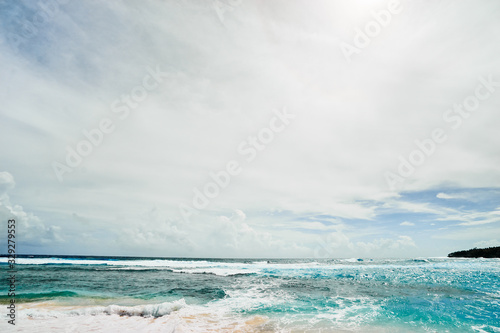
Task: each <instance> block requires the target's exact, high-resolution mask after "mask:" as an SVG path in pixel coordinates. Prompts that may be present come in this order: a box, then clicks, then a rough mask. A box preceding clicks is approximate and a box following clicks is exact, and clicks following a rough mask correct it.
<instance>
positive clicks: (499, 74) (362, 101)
mask: <svg viewBox="0 0 500 333" xmlns="http://www.w3.org/2000/svg"><path fill="white" fill-rule="evenodd" d="M499 15H500V3H499V2H498V1H495V0H489V1H488V0H485V1H482V2H481V3H477V2H472V1H455V0H449V1H412V2H401V3H398V2H391V1H361V0H360V1H327V0H315V1H306V0H302V1H299V0H292V1H289V0H287V1H285V0H276V1H267V0H266V1H265V0H255V1H250V0H214V1H212V0H206V1H202V0H168V1H159V0H149V1H90V0H89V1H67V0H64V1H63V0H60V1H56V0H47V1H40V2H35V1H25V2H20V1H3V2H1V3H0V63H1V66H0V85H1V89H0V100H1V101H2V103H0V225H4V227H3V228H2V230H6V224H7V220H8V219H9V218H15V219H16V221H17V232H18V233H17V237H18V238H17V240H18V253H26V254H28V253H31V254H89V255H92V254H94V255H134V256H167V257H179V256H181V257H312V258H314V257H317V258H320V257H321V258H323V257H394V256H396V257H409V256H413V257H419V256H445V255H446V254H447V253H449V252H451V251H455V250H461V249H467V248H471V247H474V246H477V247H485V246H494V245H500V200H499V199H500V167H499V166H500V134H499V133H500V132H499V131H498V128H499V125H500V113H499V107H500V58H499V57H498V55H499V54H500V35H499V34H498V31H499V30H500V21H499V20H498V17H499ZM5 238H6V237H0V246H2V251H1V252H2V253H4V252H5V249H6V245H5V244H6V240H5Z"/></svg>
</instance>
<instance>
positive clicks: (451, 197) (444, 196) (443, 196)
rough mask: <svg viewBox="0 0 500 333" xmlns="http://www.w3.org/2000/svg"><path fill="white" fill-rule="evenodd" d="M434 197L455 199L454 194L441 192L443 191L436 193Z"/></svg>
mask: <svg viewBox="0 0 500 333" xmlns="http://www.w3.org/2000/svg"><path fill="white" fill-rule="evenodd" d="M436 198H439V199H455V197H454V196H452V195H449V194H446V193H443V192H440V193H438V194H437V195H436Z"/></svg>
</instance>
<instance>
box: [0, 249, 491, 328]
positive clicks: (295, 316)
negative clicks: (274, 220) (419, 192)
mask: <svg viewBox="0 0 500 333" xmlns="http://www.w3.org/2000/svg"><path fill="white" fill-rule="evenodd" d="M5 262H6V259H5V258H0V263H1V264H0V267H1V269H2V270H7V265H6V264H5ZM17 263H18V265H17V269H18V272H17V276H16V278H17V280H18V285H17V297H16V303H17V306H18V307H17V318H16V330H18V331H25V332H90V331H103V332H104V331H121V332H137V331H144V332H158V331H162V332H234V331H241V332H305V331H309V332H402V331H403V332H500V324H499V323H500V318H499V317H500V260H498V259H458V258H420V259H373V260H371V259H363V260H362V259H356V258H352V259H336V260H333V259H332V260H313V259H301V260H289V259H287V260H276V259H269V262H268V261H267V260H235V259H216V260H211V259H154V258H127V259H117V258H99V259H93V258H55V257H53V258H24V259H22V258H19V259H18V260H17ZM0 301H1V302H2V303H3V304H6V303H7V302H8V301H9V299H8V298H7V297H6V296H5V294H4V295H3V296H2V297H0ZM5 311H6V310H5ZM4 318H5V317H4ZM5 328H7V329H12V326H11V325H8V324H7V320H5V319H4V320H2V322H0V330H2V331H4V329H5Z"/></svg>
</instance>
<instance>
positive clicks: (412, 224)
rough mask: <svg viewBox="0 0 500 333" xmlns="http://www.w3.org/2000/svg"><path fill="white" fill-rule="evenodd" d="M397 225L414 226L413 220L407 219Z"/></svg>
mask: <svg viewBox="0 0 500 333" xmlns="http://www.w3.org/2000/svg"><path fill="white" fill-rule="evenodd" d="M399 225H404V226H408V227H411V226H414V225H415V223H413V222H408V221H404V222H401V223H400V224H399Z"/></svg>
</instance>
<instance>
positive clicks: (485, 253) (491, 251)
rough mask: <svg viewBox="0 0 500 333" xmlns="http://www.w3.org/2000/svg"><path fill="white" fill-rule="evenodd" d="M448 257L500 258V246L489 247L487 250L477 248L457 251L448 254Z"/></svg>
mask: <svg viewBox="0 0 500 333" xmlns="http://www.w3.org/2000/svg"><path fill="white" fill-rule="evenodd" d="M448 257H450V258H452V257H455V258H456V257H463V258H500V246H495V247H487V248H485V249H478V248H477V247H475V248H473V249H470V250H464V251H457V252H452V253H450V254H448Z"/></svg>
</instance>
